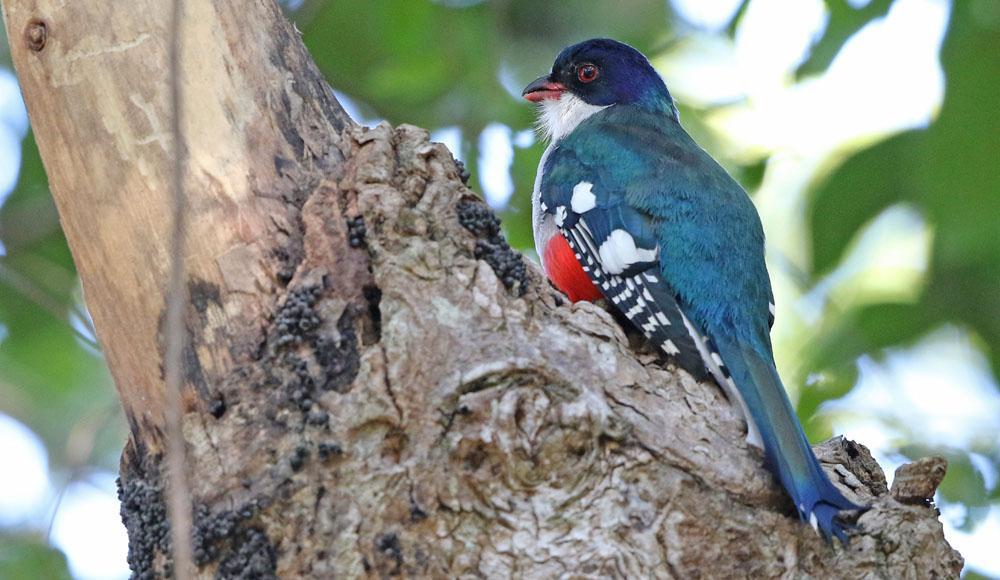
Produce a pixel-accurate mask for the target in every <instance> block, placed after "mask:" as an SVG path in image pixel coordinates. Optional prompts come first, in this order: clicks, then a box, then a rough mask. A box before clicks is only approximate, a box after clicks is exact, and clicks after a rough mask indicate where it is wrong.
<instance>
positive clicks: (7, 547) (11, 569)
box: [0, 532, 72, 580]
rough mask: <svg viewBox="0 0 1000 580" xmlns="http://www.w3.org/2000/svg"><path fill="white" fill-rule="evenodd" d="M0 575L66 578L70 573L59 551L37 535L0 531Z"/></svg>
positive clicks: (53, 578) (7, 576) (48, 579)
mask: <svg viewBox="0 0 1000 580" xmlns="http://www.w3.org/2000/svg"><path fill="white" fill-rule="evenodd" d="M0 578H10V579H12V580H13V579H15V578H25V579H28V578H45V579H46V580H50V579H51V580H58V579H60V578H65V579H67V580H69V579H70V578H72V576H71V575H70V573H69V567H68V566H67V564H66V557H65V556H63V554H62V552H60V551H59V550H56V549H55V548H51V547H49V546H46V545H45V543H44V542H43V541H42V540H41V539H40V538H37V537H35V536H32V535H27V534H10V533H6V532H0Z"/></svg>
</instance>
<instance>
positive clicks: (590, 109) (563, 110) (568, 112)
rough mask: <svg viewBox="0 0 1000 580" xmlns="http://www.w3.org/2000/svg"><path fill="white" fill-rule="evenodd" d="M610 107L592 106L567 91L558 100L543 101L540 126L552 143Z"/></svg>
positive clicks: (539, 117)
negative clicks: (588, 118)
mask: <svg viewBox="0 0 1000 580" xmlns="http://www.w3.org/2000/svg"><path fill="white" fill-rule="evenodd" d="M608 106H610V105H605V106H598V105H590V104H588V103H586V102H584V101H583V99H581V98H579V97H577V96H576V95H574V94H572V93H570V92H569V91H566V92H564V93H563V94H562V96H560V97H559V99H557V100H545V101H542V104H541V108H540V109H539V113H538V126H539V127H540V128H541V130H542V132H543V133H545V137H546V138H547V139H548V140H549V142H551V143H555V142H556V141H558V140H560V139H562V138H563V137H565V136H566V135H569V134H570V133H572V132H573V129H576V126H577V125H579V124H580V123H582V122H583V121H584V120H585V119H586V118H587V117H590V116H591V115H593V114H594V113H596V112H598V111H602V110H604V109H606V108H607V107H608Z"/></svg>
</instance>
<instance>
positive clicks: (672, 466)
mask: <svg viewBox="0 0 1000 580" xmlns="http://www.w3.org/2000/svg"><path fill="white" fill-rule="evenodd" d="M4 2H5V4H4V15H5V19H6V24H7V28H8V33H9V37H10V38H12V39H23V41H21V42H17V41H16V40H15V41H14V42H12V53H13V56H14V60H15V63H16V66H17V69H18V74H19V76H20V78H21V82H22V87H23V90H24V93H25V97H26V101H27V103H28V108H29V113H30V115H31V119H32V122H33V126H34V128H35V131H36V134H37V138H38V142H39V146H40V149H41V152H42V155H43V159H44V160H45V164H46V168H47V171H48V173H49V177H50V182H51V185H52V189H53V194H54V195H55V197H56V198H57V202H58V205H59V209H60V213H61V216H62V219H63V223H64V224H65V226H66V230H67V236H68V238H69V241H70V244H71V246H72V248H73V252H74V257H75V259H76V262H77V266H78V268H79V271H80V274H81V278H82V280H83V283H84V288H85V291H86V294H87V301H88V305H89V307H90V308H91V310H92V311H93V313H94V317H95V322H96V324H97V329H98V332H99V334H100V337H101V340H102V343H103V344H104V347H105V349H106V351H107V353H108V360H109V365H110V366H111V368H112V372H113V373H114V376H115V380H116V384H117V387H118V389H119V392H120V394H121V397H122V402H123V405H124V407H125V410H126V413H127V414H128V416H129V418H130V420H131V422H132V434H131V437H130V440H129V443H128V446H127V448H126V452H125V454H124V456H123V461H122V488H121V497H122V501H123V505H122V514H123V519H124V521H125V523H126V526H127V527H128V529H129V536H130V543H131V546H130V548H131V550H130V564H131V565H132V567H133V570H134V571H135V573H136V574H137V575H138V576H140V577H144V576H146V575H151V576H152V575H156V574H159V573H162V572H163V571H164V570H165V569H167V568H169V549H168V544H169V539H168V538H169V534H168V527H167V522H166V516H165V510H164V505H163V497H162V484H161V479H160V474H159V471H160V467H159V457H160V453H161V450H162V448H163V446H162V441H161V427H162V416H163V414H162V401H163V396H162V393H163V380H162V372H161V370H160V368H159V367H160V359H161V356H162V350H163V340H162V337H160V336H159V330H158V324H159V320H160V319H161V316H162V314H161V313H162V312H163V309H164V296H163V286H164V283H165V279H166V276H165V272H166V268H167V264H168V256H166V255H165V252H166V248H167V243H166V235H167V232H168V231H169V228H168V226H169V224H167V223H163V221H164V220H162V219H158V218H159V216H160V215H166V212H165V208H166V207H167V206H168V202H169V197H168V196H169V192H170V188H169V187H168V183H167V176H168V175H169V171H168V168H169V161H170V159H169V157H168V155H167V149H168V148H166V147H163V146H162V145H163V142H162V140H164V139H169V138H170V136H169V135H164V134H163V133H162V126H163V124H162V121H160V119H163V118H164V116H165V107H166V101H165V99H166V96H165V95H166V94H167V91H166V85H165V80H164V79H162V77H161V76H160V75H159V74H158V71H161V70H165V67H164V66H163V65H164V62H165V55H166V40H165V38H164V31H165V30H166V25H165V24H166V18H167V8H166V6H161V4H162V3H160V2H155V1H154V0H147V1H145V2H140V3H139V4H141V5H142V6H139V5H135V7H134V8H129V9H127V10H125V9H121V8H119V9H114V8H113V7H106V5H105V4H104V3H101V2H97V1H89V2H74V3H58V2H55V1H50V0H33V1H27V0H26V1H17V0H4ZM189 5H190V6H191V8H190V10H191V12H189V14H188V15H187V24H186V25H185V30H186V33H187V34H188V35H189V40H188V41H187V46H188V47H189V48H188V50H187V52H186V54H185V66H184V69H185V70H186V71H187V72H186V75H185V78H184V79H183V82H186V83H187V90H186V92H187V94H188V95H191V98H192V100H193V102H192V104H191V105H190V107H191V108H192V110H193V111H196V113H194V114H189V116H188V124H187V126H186V130H187V131H188V135H187V140H188V147H189V155H190V159H191V163H190V165H191V168H192V169H191V171H190V175H189V183H188V190H189V196H190V199H191V220H190V223H191V224H192V231H191V234H192V235H191V242H190V243H189V247H190V255H188V256H187V257H186V258H187V260H188V263H189V273H190V280H189V289H190V295H191V300H190V304H189V305H188V314H187V325H188V331H189V338H190V341H191V344H192V348H191V349H190V351H189V355H188V356H187V357H186V369H185V370H186V377H187V384H186V393H187V397H186V400H187V402H188V403H189V404H188V406H187V409H186V411H187V413H186V416H185V429H184V431H185V439H186V442H187V448H188V457H189V462H190V471H191V473H192V481H191V488H192V493H193V499H194V502H195V504H196V506H197V507H196V513H195V530H194V535H195V538H194V544H195V560H196V564H197V565H198V566H199V571H200V573H201V574H203V575H205V576H209V575H213V574H214V575H217V576H221V577H230V576H240V575H244V576H254V575H260V576H269V575H279V576H282V577H297V576H309V577H329V576H334V575H338V576H347V577H356V576H365V575H368V576H389V575H394V574H404V575H409V576H419V577H459V576H463V577H464V576H487V577H498V576H499V577H502V576H518V577H555V576H573V577H578V576H622V577H729V576H753V577H798V576H814V577H844V578H855V577H893V578H896V577H931V576H955V575H957V573H958V571H959V570H960V568H961V564H962V561H961V557H960V556H959V555H958V554H957V552H955V551H953V550H952V549H951V548H950V547H949V546H948V544H947V543H946V542H945V541H944V538H943V536H942V531H941V525H940V523H939V522H938V520H937V514H936V512H935V511H934V510H933V509H932V508H931V507H928V506H927V505H926V502H922V501H920V498H916V501H914V495H920V492H917V491H913V490H923V492H922V493H923V494H924V495H927V493H929V492H928V491H927V490H931V491H932V490H933V487H934V485H921V484H920V482H919V481H917V480H918V479H919V478H920V477H921V473H927V474H929V475H927V477H938V476H939V475H940V469H937V468H935V469H926V470H922V469H912V470H910V474H909V477H910V480H911V481H910V483H909V484H908V486H907V488H906V489H907V491H906V493H905V494H904V493H903V492H899V493H898V494H897V497H900V498H902V497H903V495H905V499H906V500H907V502H908V503H906V504H904V503H900V502H899V501H897V499H894V498H893V497H892V496H890V494H889V492H888V490H887V489H886V486H885V479H884V477H883V476H882V473H881V471H880V470H879V468H878V466H877V465H876V464H875V463H874V461H872V460H871V458H870V456H869V455H868V454H867V451H866V450H865V449H864V448H863V447H861V446H860V445H857V444H854V443H851V442H846V441H843V440H839V439H837V440H832V441H829V442H827V443H826V444H824V445H823V446H821V447H820V448H819V449H818V453H819V454H820V455H821V458H823V459H824V461H825V466H826V467H827V469H828V472H829V473H830V475H831V477H832V478H833V479H834V481H835V482H837V483H838V485H840V486H841V487H842V488H844V489H845V490H846V491H845V492H846V493H847V494H848V495H849V496H850V497H852V498H853V499H856V500H858V501H861V502H865V503H868V502H871V503H873V505H874V508H873V509H872V510H871V511H869V512H867V513H865V514H864V515H862V516H861V517H860V518H859V520H858V531H857V534H856V535H855V536H854V537H853V538H852V541H851V543H850V545H849V546H848V547H846V548H842V547H840V546H832V547H831V546H828V545H826V544H825V543H823V542H822V541H821V540H820V538H819V537H818V536H817V535H816V534H815V533H814V532H813V531H812V530H811V529H810V528H809V527H808V526H805V525H803V524H801V523H800V522H798V520H797V519H796V518H795V516H794V511H793V509H792V507H791V506H790V505H789V502H788V501H787V499H786V498H785V496H784V495H783V494H782V492H781V490H780V488H779V487H778V485H777V484H776V483H775V481H774V480H773V479H772V477H771V476H770V475H769V474H768V473H767V472H766V471H765V470H764V469H763V467H762V466H761V461H762V458H761V455H760V454H759V453H758V452H757V451H755V450H753V449H751V448H748V447H747V446H746V444H745V443H744V441H743V432H744V427H745V426H744V425H743V423H742V420H741V419H740V418H739V416H738V414H737V413H736V412H734V410H733V408H732V407H731V406H730V405H729V404H728V402H726V400H725V398H724V397H723V395H722V394H721V392H720V391H719V389H718V388H717V387H716V386H715V385H714V384H700V383H697V382H695V381H693V380H692V379H691V378H690V377H688V376H687V375H686V374H685V373H683V372H681V371H676V370H673V369H670V368H664V367H663V366H662V365H661V364H660V363H659V362H658V361H657V359H656V357H655V356H654V355H652V354H651V353H649V352H647V351H644V350H643V349H642V348H637V347H636V346H635V345H633V344H630V341H629V337H627V336H626V335H625V334H624V333H623V331H622V329H621V327H620V326H619V325H618V324H617V323H616V322H615V321H614V320H613V319H612V318H611V316H610V315H609V314H608V313H607V312H605V311H604V310H602V309H601V308H600V307H598V306H595V305H591V304H579V305H570V304H568V303H566V302H565V301H564V300H563V299H562V298H561V297H560V296H559V295H558V293H556V292H555V291H554V290H552V289H551V288H550V287H549V286H548V285H547V283H546V282H545V281H544V280H543V277H542V276H541V275H540V273H539V271H538V270H537V268H536V267H535V266H533V265H532V264H530V263H529V262H527V261H525V260H523V258H521V256H519V255H518V254H517V253H516V252H513V251H512V250H510V249H509V248H508V247H507V246H506V244H505V243H504V242H503V240H502V238H501V237H500V235H499V230H498V227H497V223H496V221H495V218H493V217H492V214H491V213H490V212H489V211H488V210H487V209H486V208H485V206H483V205H482V203H481V202H480V201H478V199H477V198H476V197H475V196H474V195H473V194H472V192H471V191H470V190H469V189H468V188H467V187H466V186H465V185H464V184H463V183H462V182H461V179H460V176H459V171H458V169H457V168H456V166H455V163H454V160H453V159H452V158H451V155H450V154H449V153H448V151H447V150H446V149H445V147H444V146H442V145H439V144H433V143H430V142H429V141H428V139H427V134H426V132H425V131H423V130H421V129H417V128H414V127H409V126H403V127H399V128H397V129H392V128H390V127H388V126H386V125H383V126H380V127H378V128H375V129H372V130H367V129H364V128H360V127H357V126H354V125H353V124H352V123H351V122H350V121H349V120H348V119H347V118H346V116H344V115H343V113H342V111H341V109H340V108H339V106H338V105H337V104H336V102H335V100H334V99H333V97H332V94H331V93H330V91H329V90H328V88H327V87H326V86H325V84H324V83H323V82H322V80H321V79H320V78H319V76H318V74H317V73H316V70H315V68H314V66H313V65H312V63H311V61H310V60H309V59H308V57H307V55H306V54H305V52H304V49H303V48H302V46H301V44H300V42H299V40H298V38H297V36H296V35H295V34H294V32H293V31H292V29H291V27H290V26H289V25H288V23H287V22H286V21H285V20H284V19H283V17H282V16H281V14H280V12H279V11H278V9H277V8H276V7H275V6H274V5H273V4H272V2H271V1H270V0H264V1H261V2H253V3H244V2H236V1H235V0H219V1H217V2H213V3H190V4H189ZM104 18H109V19H110V21H111V23H112V24H111V25H110V26H109V25H107V24H105V23H104V22H103V21H102V19H104ZM40 23H41V24H43V25H44V32H45V34H46V35H47V38H45V39H43V42H41V44H42V47H41V48H40V49H39V48H38V45H39V40H38V32H39V30H38V26H39V24H40Z"/></svg>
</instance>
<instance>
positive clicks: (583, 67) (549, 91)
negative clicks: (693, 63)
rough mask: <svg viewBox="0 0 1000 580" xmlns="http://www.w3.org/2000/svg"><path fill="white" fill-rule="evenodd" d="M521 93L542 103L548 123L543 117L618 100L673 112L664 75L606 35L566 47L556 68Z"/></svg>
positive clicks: (635, 52)
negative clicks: (661, 76) (661, 75)
mask: <svg viewBox="0 0 1000 580" xmlns="http://www.w3.org/2000/svg"><path fill="white" fill-rule="evenodd" d="M522 96H524V98H525V99H527V100H529V101H531V102H534V103H541V104H542V115H543V124H545V125H548V120H546V119H545V116H553V115H558V114H561V115H562V116H565V115H566V114H568V112H569V111H571V110H583V109H588V107H582V106H580V105H581V104H582V105H587V106H589V108H590V109H589V110H590V111H591V114H593V108H594V107H599V108H603V107H607V106H610V105H618V104H636V105H640V106H643V107H646V108H650V109H653V110H658V111H664V112H671V113H672V112H673V111H674V106H673V100H672V99H671V97H670V93H669V92H668V91H667V87H666V85H664V84H663V79H661V78H660V75H659V74H657V72H656V70H654V69H653V66H652V65H650V64H649V61H648V60H646V57H645V56H643V55H642V53H641V52H639V51H638V50H636V49H634V48H632V47H631V46H629V45H627V44H624V43H621V42H618V41H616V40H611V39H608V38H595V39H591V40H586V41H584V42H581V43H579V44H574V45H572V46H569V47H566V48H564V49H563V51H562V52H560V53H559V56H558V57H556V61H555V63H554V64H553V65H552V72H550V73H549V74H547V75H544V76H541V77H539V78H537V79H535V80H534V81H533V82H532V83H531V84H529V85H528V86H527V87H525V89H524V91H523V92H522ZM577 122H579V121H577ZM574 126H575V125H574ZM550 133H552V131H550Z"/></svg>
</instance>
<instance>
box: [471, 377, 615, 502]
mask: <svg viewBox="0 0 1000 580" xmlns="http://www.w3.org/2000/svg"><path fill="white" fill-rule="evenodd" d="M537 378H539V379H541V377H537ZM522 379H523V377H522ZM485 394H486V393H477V395H479V397H475V398H474V399H478V400H469V401H468V409H469V411H470V413H471V414H473V415H475V417H474V418H473V417H468V418H467V420H466V421H463V422H464V423H466V426H467V427H472V426H473V425H476V424H478V427H475V428H468V429H462V430H463V431H465V433H464V434H463V436H462V442H461V443H460V444H459V445H458V446H457V447H456V448H455V450H454V452H453V457H454V459H456V460H458V462H459V463H460V464H462V465H463V466H464V467H465V471H466V472H467V473H468V472H469V471H472V472H474V473H472V474H471V475H472V477H471V478H469V479H468V480H467V481H469V483H470V484H472V485H473V486H474V487H483V486H485V487H488V488H494V487H495V486H496V484H497V483H498V481H502V482H503V483H502V486H503V487H505V488H507V489H509V490H511V491H514V492H515V493H520V492H530V491H531V490H536V489H537V488H540V487H546V488H553V489H561V490H562V491H563V492H565V493H574V494H577V493H583V492H585V490H586V489H588V488H589V487H591V486H592V485H593V484H594V481H593V480H594V475H595V474H596V473H600V472H601V465H600V462H601V457H602V454H601V435H602V433H603V432H604V423H605V420H604V419H605V417H606V415H605V413H604V411H603V409H602V408H595V407H594V405H592V404H589V403H592V402H588V401H587V400H586V397H585V396H584V395H583V394H581V393H578V392H575V389H570V388H568V387H565V386H556V385H551V384H550V385H546V386H544V387H536V386H518V387H514V388H509V389H507V390H504V391H501V390H500V389H491V392H490V393H489V394H490V395H492V396H489V397H483V396H482V395H485ZM485 399H489V400H488V401H487V400H485ZM470 468H471V469H470ZM498 476H499V478H500V479H499V480H498Z"/></svg>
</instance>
